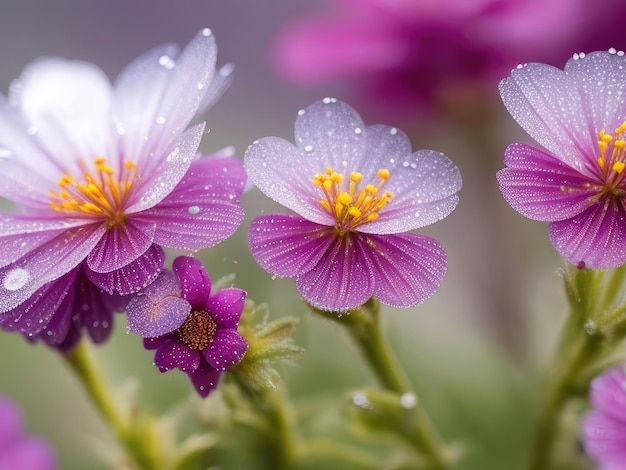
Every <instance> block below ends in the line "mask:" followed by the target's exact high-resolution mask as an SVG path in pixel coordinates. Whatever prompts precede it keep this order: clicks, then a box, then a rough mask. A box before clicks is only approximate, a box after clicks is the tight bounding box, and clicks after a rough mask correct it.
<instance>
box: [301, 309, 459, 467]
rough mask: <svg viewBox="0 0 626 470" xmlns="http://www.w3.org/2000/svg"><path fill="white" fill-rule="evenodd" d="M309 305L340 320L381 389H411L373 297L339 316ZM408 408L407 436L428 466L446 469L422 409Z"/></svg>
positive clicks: (400, 391)
mask: <svg viewBox="0 0 626 470" xmlns="http://www.w3.org/2000/svg"><path fill="white" fill-rule="evenodd" d="M310 308H312V310H313V311H314V312H315V313H318V314H320V315H322V316H324V317H325V318H329V319H331V320H333V321H335V322H337V323H340V324H341V325H343V326H344V327H345V328H346V329H347V331H348V333H349V334H350V337H351V338H352V340H353V341H354V343H355V344H356V345H357V346H358V347H359V350H360V351H361V354H362V355H363V357H364V358H365V361H366V363H367V365H368V366H369V368H370V370H371V371H372V372H373V373H374V375H375V376H376V379H377V380H378V382H379V383H380V385H381V386H382V387H383V388H384V389H385V390H388V391H391V392H395V393H397V394H398V395H404V394H405V393H410V392H411V391H412V387H411V383H410V382H409V380H408V378H407V376H406V374H405V373H404V371H403V369H402V368H401V367H400V362H399V361H398V360H397V358H396V357H395V356H394V354H393V352H392V350H391V348H389V346H388V344H387V342H386V341H385V338H384V337H383V335H382V333H381V330H380V325H379V311H380V306H379V304H378V302H377V301H376V300H375V299H373V298H372V299H370V300H369V301H368V302H366V303H365V304H364V305H363V306H362V307H360V308H357V309H354V310H351V311H350V313H349V314H343V315H339V314H337V313H334V312H324V311H321V310H317V309H315V308H313V307H310ZM412 411H413V412H414V419H415V424H416V426H415V428H414V429H415V431H414V435H413V436H410V437H412V441H413V442H414V443H415V446H416V448H417V450H418V451H419V452H420V453H421V454H423V455H424V457H425V458H427V459H428V460H429V464H430V466H431V467H430V468H432V469H433V470H438V469H442V470H443V469H446V468H448V463H447V458H446V456H445V453H444V450H443V442H442V440H441V437H440V436H439V434H438V433H437V430H436V429H435V427H434V426H433V424H432V422H431V420H430V418H429V417H428V415H427V414H426V412H425V410H424V409H423V408H422V407H421V406H416V407H415V408H413V410H412ZM405 437H407V436H405Z"/></svg>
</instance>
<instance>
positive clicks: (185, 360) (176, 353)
mask: <svg viewBox="0 0 626 470" xmlns="http://www.w3.org/2000/svg"><path fill="white" fill-rule="evenodd" d="M154 364H155V365H156V366H157V367H158V368H159V370H160V371H161V372H166V371H168V370H170V369H176V368H178V369H180V370H182V371H183V372H188V373H191V372H194V371H195V370H196V369H198V366H199V365H200V352H199V351H196V350H192V349H189V348H188V347H187V346H186V345H185V344H184V343H182V342H180V341H177V340H172V341H167V342H166V343H163V344H162V345H161V346H159V349H157V352H156V353H155V355H154Z"/></svg>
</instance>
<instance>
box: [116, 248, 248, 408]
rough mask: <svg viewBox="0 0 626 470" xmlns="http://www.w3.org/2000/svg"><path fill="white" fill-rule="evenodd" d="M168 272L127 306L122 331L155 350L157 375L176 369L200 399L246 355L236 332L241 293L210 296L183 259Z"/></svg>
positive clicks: (195, 267)
mask: <svg viewBox="0 0 626 470" xmlns="http://www.w3.org/2000/svg"><path fill="white" fill-rule="evenodd" d="M173 270H174V272H173V273H172V272H170V271H163V272H162V273H161V274H160V275H159V277H158V278H157V280H156V281H154V282H153V283H152V284H150V285H149V286H148V287H147V288H146V289H144V290H142V291H141V292H140V293H139V294H137V295H136V296H135V297H134V298H133V299H132V300H131V301H130V302H129V304H128V307H127V311H128V329H129V331H132V332H133V333H136V334H138V335H140V336H142V337H144V346H145V348H146V349H156V353H155V356H154V364H155V365H156V366H157V367H158V368H159V370H160V371H161V372H166V371H168V370H170V369H175V368H178V369H180V370H181V371H183V372H185V373H187V375H188V376H189V378H190V379H191V382H192V383H193V385H194V387H195V388H196V391H197V392H198V393H199V394H200V395H201V396H202V397H206V396H207V395H208V394H209V393H210V392H211V390H213V389H214V388H215V387H216V386H217V383H218V381H219V378H220V375H221V374H222V372H224V371H225V370H227V369H229V368H230V367H232V366H234V365H236V364H237V363H239V362H240V361H241V360H242V359H243V357H244V355H245V353H246V351H247V350H248V343H247V342H246V340H245V339H244V338H243V336H241V334H239V332H238V331H237V327H238V325H239V318H240V317H241V313H242V312H243V308H244V304H245V300H246V293H245V292H244V291H242V290H241V289H237V288H234V287H230V288H225V289H221V290H219V291H217V292H213V293H211V278H210V277H209V274H208V273H207V272H206V270H205V269H204V266H203V265H202V263H200V261H198V260H196V259H194V258H191V257H188V256H181V257H178V258H176V259H175V260H174V263H173Z"/></svg>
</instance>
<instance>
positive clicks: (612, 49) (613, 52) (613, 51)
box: [609, 47, 617, 54]
mask: <svg viewBox="0 0 626 470" xmlns="http://www.w3.org/2000/svg"><path fill="white" fill-rule="evenodd" d="M609 54H617V49H615V48H614V47H611V48H609Z"/></svg>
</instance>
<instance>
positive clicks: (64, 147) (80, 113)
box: [9, 58, 113, 189]
mask: <svg viewBox="0 0 626 470" xmlns="http://www.w3.org/2000/svg"><path fill="white" fill-rule="evenodd" d="M111 99H112V90H111V84H110V82H109V79H108V78H107V76H106V75H105V74H104V72H102V70H100V69H99V68H98V67H97V66H95V65H93V64H89V63H87V62H79V61H69V60H65V59H59V58H40V59H38V60H36V61H35V62H32V63H31V64H29V65H28V66H27V67H25V68H24V71H23V72H22V75H21V77H20V78H19V80H18V81H17V82H16V83H15V84H14V86H11V90H10V96H9V100H10V102H12V103H17V106H18V108H19V109H20V110H21V112H22V114H23V116H24V119H25V121H26V124H27V128H32V129H36V133H35V138H36V139H38V140H39V142H40V143H41V145H42V147H43V148H44V149H46V154H47V158H49V159H51V160H52V161H55V162H56V163H57V164H58V168H64V169H65V170H66V172H70V173H72V174H81V172H80V169H79V167H78V165H77V164H76V162H77V159H78V158H80V157H82V158H86V159H89V158H93V157H95V156H97V155H105V156H106V155H111V154H112V153H113V152H112V148H110V142H111V139H110V137H111V128H110V121H109V112H110V106H111ZM46 189H50V188H46Z"/></svg>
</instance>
